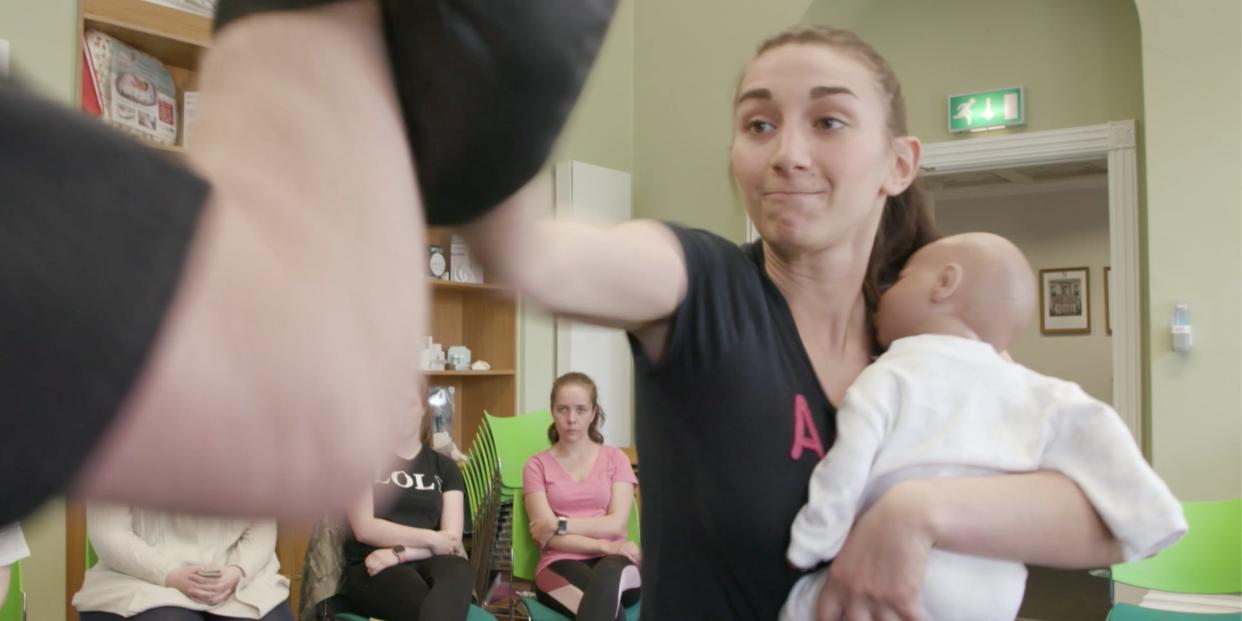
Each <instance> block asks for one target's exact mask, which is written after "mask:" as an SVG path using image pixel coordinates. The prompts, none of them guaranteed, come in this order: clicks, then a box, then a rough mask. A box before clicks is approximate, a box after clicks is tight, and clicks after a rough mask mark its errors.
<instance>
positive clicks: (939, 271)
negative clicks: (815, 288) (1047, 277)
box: [876, 233, 1036, 351]
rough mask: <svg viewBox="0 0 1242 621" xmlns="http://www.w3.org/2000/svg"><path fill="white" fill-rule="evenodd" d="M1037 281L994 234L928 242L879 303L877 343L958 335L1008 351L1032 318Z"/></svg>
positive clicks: (1023, 261) (1007, 244)
mask: <svg viewBox="0 0 1242 621" xmlns="http://www.w3.org/2000/svg"><path fill="white" fill-rule="evenodd" d="M1035 305H1036V299H1035V276H1034V274H1033V272H1032V271H1031V266H1030V264H1029V263H1027V261H1026V257H1025V256H1023V254H1022V251H1021V250H1019V249H1018V247H1017V246H1015V245H1013V243H1012V242H1010V241H1009V240H1007V239H1005V238H1004V237H1001V236H999V235H993V234H991V233H963V234H961V235H951V236H949V237H944V238H941V239H939V240H937V241H935V242H932V243H930V244H928V245H926V246H924V247H923V248H921V249H919V251H918V252H916V253H914V255H912V256H911V257H910V260H909V261H907V262H906V266H905V268H903V269H902V271H901V275H900V276H899V277H898V279H897V282H896V283H894V284H893V286H892V287H890V288H889V289H888V290H887V291H885V292H884V295H883V296H881V298H880V305H879V309H878V311H877V314H876V333H877V335H878V338H879V341H880V345H881V346H882V347H888V345H889V344H890V343H892V342H893V341H895V340H897V339H899V338H902V337H905V336H914V335H916V334H955V335H958V336H966V337H970V338H977V339H979V340H981V341H986V342H988V343H990V344H991V345H992V346H993V347H995V348H996V350H997V351H1004V350H1006V349H1008V348H1009V347H1010V346H1011V345H1012V344H1013V342H1014V341H1016V340H1017V338H1018V336H1019V335H1021V334H1022V331H1023V330H1025V329H1026V325H1027V323H1028V322H1029V321H1030V320H1031V317H1032V316H1033V315H1034V314H1035Z"/></svg>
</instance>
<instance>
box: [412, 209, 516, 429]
mask: <svg viewBox="0 0 1242 621" xmlns="http://www.w3.org/2000/svg"><path fill="white" fill-rule="evenodd" d="M450 237H451V236H450V235H449V233H448V232H447V231H443V230H438V229H433V230H431V231H430V232H429V234H428V242H429V243H432V244H437V245H439V246H441V247H443V248H444V250H445V253H446V254H447V253H448V252H449V249H450V246H451V243H450V241H451V239H450ZM484 276H485V277H486V274H485V275H484ZM485 279H486V278H485ZM429 280H430V282H431V294H432V299H431V336H432V338H433V339H434V340H435V342H436V343H440V344H441V345H443V346H444V349H445V351H447V350H448V348H449V346H450V345H465V346H466V347H468V348H470V354H471V358H472V359H473V360H486V361H487V362H488V364H490V365H491V367H492V368H491V369H490V370H487V371H453V370H445V371H427V372H426V376H427V377H426V381H427V384H428V385H429V386H452V387H453V388H454V394H453V401H454V403H453V405H454V407H453V412H454V415H453V439H454V440H455V441H456V442H457V445H458V446H459V447H460V448H461V449H462V450H463V451H464V450H467V449H468V448H469V447H470V445H471V443H472V442H473V441H474V436H475V433H476V432H477V431H478V428H479V425H481V424H482V422H483V412H484V411H485V410H486V411H487V412H488V413H489V414H492V415H493V416H513V415H514V414H516V413H517V372H516V369H517V300H516V298H515V296H514V294H513V291H511V290H509V289H506V288H504V287H498V286H496V285H493V284H490V283H486V282H485V283H482V284H476V283H461V282H452V281H447V280H435V279H429Z"/></svg>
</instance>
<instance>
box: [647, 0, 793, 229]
mask: <svg viewBox="0 0 1242 621" xmlns="http://www.w3.org/2000/svg"><path fill="white" fill-rule="evenodd" d="M807 5H808V0H764V1H763V2H756V1H755V0H640V1H639V4H638V8H637V13H636V18H635V26H634V85H635V92H634V163H635V166H634V215H635V216H636V217H640V218H659V219H662V220H675V221H680V222H682V223H685V224H688V225H692V226H697V227H703V228H707V229H710V230H712V231H715V232H716V233H719V234H721V235H724V236H726V237H729V238H732V239H735V240H738V241H741V240H743V239H745V236H746V216H745V213H744V212H743V211H742V208H741V207H740V206H738V205H737V204H735V201H734V197H733V193H732V190H731V183H730V181H729V175H728V164H729V140H730V127H731V126H732V121H731V119H732V113H733V109H732V100H733V92H734V89H735V88H736V87H737V80H738V78H740V77H741V69H742V66H743V65H744V64H745V63H746V62H747V61H748V60H749V59H750V57H751V55H752V54H753V53H754V50H755V47H756V46H757V45H758V44H759V42H760V41H761V40H762V39H763V38H765V37H767V36H768V35H771V34H774V33H776V32H777V31H779V30H781V29H783V28H785V27H786V26H788V25H790V24H792V23H794V22H796V21H797V20H798V18H799V17H800V16H801V15H802V13H803V12H804V11H805V10H806V7H807Z"/></svg>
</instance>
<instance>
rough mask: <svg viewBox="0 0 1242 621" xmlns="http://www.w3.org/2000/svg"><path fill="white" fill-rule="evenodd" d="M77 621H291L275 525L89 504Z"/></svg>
mask: <svg viewBox="0 0 1242 621" xmlns="http://www.w3.org/2000/svg"><path fill="white" fill-rule="evenodd" d="M86 528H87V534H88V536H89V537H90V540H91V544H92V545H93V546H94V547H95V554H96V555H98V557H99V562H98V563H97V564H96V565H95V566H94V567H92V568H91V569H89V570H88V571H87V572H86V580H85V582H83V584H82V590H81V591H78V593H77V594H76V595H74V596H73V605H74V607H75V608H77V609H78V612H79V613H80V617H81V620H82V621H116V620H117V619H132V620H134V621H226V620H227V621H231V620H234V619H262V620H263V621H293V613H292V611H291V610H290V609H289V604H288V601H287V600H288V599H289V580H288V579H287V578H285V577H284V576H281V575H280V574H279V573H277V571H278V570H279V569H280V562H279V561H277V560H276V524H275V523H274V522H270V521H254V520H230V519H222V518H209V517H197V516H189V515H179V514H174V513H165V512H162V511H153V510H147V509H139V508H131V507H127V506H122V505H103V504H92V505H89V506H87V509H86Z"/></svg>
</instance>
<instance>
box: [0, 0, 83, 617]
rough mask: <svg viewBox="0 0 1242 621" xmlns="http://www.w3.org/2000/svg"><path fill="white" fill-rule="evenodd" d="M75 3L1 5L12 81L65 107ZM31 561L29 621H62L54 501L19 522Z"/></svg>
mask: <svg viewBox="0 0 1242 621" xmlns="http://www.w3.org/2000/svg"><path fill="white" fill-rule="evenodd" d="M77 10H78V6H77V2H74V1H72V0H0V39H7V40H8V41H9V43H10V44H11V46H12V49H11V64H12V66H11V67H10V71H11V75H12V76H13V77H15V78H17V79H18V80H19V81H21V82H23V83H24V84H26V85H28V86H30V87H31V88H33V89H34V90H36V91H37V92H39V93H40V94H42V95H43V96H45V97H49V98H51V99H53V100H55V101H58V102H61V103H63V104H66V105H69V104H71V103H72V102H73V99H74V97H75V96H76V90H75V88H74V80H75V79H76V76H77V74H76V73H75V61H76V60H77V55H76V54H77V51H78V48H77V45H76V42H75V37H76V25H75V22H76V20H77ZM22 530H23V531H25V534H26V540H27V543H29V544H30V553H31V556H30V558H29V559H26V560H25V561H22V574H23V579H24V581H25V586H26V594H27V597H28V598H29V606H30V619H32V620H35V619H37V620H38V621H44V620H47V621H56V620H57V619H64V618H65V503H64V502H63V501H61V500H59V499H57V500H53V501H51V502H49V503H47V504H46V505H44V506H43V507H42V508H41V509H40V510H39V511H37V512H35V513H34V514H32V515H30V516H28V517H27V518H26V519H24V520H22Z"/></svg>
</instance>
